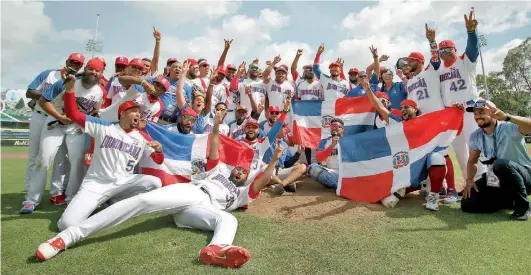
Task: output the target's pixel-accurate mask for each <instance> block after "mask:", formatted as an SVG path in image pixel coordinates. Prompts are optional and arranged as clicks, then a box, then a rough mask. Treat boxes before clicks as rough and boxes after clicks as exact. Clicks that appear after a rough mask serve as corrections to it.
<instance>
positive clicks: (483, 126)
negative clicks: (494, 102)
mask: <svg viewBox="0 0 531 275" xmlns="http://www.w3.org/2000/svg"><path fill="white" fill-rule="evenodd" d="M484 121H485V123H483V124H482V125H479V124H478V127H479V128H487V127H489V126H491V125H492V122H490V121H486V120H484ZM476 123H477V122H476Z"/></svg>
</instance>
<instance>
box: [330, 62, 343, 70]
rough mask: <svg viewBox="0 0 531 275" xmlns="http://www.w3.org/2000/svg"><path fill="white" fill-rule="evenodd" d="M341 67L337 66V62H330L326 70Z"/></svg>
mask: <svg viewBox="0 0 531 275" xmlns="http://www.w3.org/2000/svg"><path fill="white" fill-rule="evenodd" d="M334 66H335V67H341V64H339V63H338V62H332V63H330V65H329V66H328V69H330V68H332V67H334Z"/></svg>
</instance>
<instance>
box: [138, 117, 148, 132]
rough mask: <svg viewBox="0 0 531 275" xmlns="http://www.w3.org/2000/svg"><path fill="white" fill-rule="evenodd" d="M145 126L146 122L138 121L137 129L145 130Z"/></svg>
mask: <svg viewBox="0 0 531 275" xmlns="http://www.w3.org/2000/svg"><path fill="white" fill-rule="evenodd" d="M146 125H147V120H145V119H141V120H139V121H138V129H140V130H142V129H144V128H146Z"/></svg>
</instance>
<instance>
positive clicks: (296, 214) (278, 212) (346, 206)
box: [245, 177, 463, 221]
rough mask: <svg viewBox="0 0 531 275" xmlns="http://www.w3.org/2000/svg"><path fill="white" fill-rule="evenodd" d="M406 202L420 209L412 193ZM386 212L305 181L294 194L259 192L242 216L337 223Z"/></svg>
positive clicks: (457, 184) (416, 198) (310, 180)
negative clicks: (245, 214)
mask: <svg viewBox="0 0 531 275" xmlns="http://www.w3.org/2000/svg"><path fill="white" fill-rule="evenodd" d="M456 187H457V189H458V190H462V189H463V182H462V181H461V182H459V181H458V182H456ZM406 199H407V200H408V201H411V200H414V201H417V200H418V203H419V205H421V204H422V202H423V199H424V198H423V197H421V196H420V195H418V192H414V193H410V194H408V195H407V196H406ZM386 210H387V209H386V208H385V207H384V206H383V205H381V204H379V203H376V204H370V203H360V202H353V201H350V200H347V199H344V198H341V197H338V196H336V193H335V191H334V190H332V189H328V188H326V187H324V186H323V185H321V184H319V183H318V182H316V181H315V180H313V179H311V178H309V177H306V178H303V179H302V180H301V181H299V182H297V192H295V193H287V192H286V193H284V195H282V196H279V195H276V194H273V193H272V192H270V191H264V192H262V193H261V194H260V197H259V198H258V199H257V200H256V201H254V202H253V203H251V204H250V206H249V209H247V210H245V213H248V214H251V215H257V216H267V217H275V218H282V219H290V220H309V221H337V220H357V219H364V218H368V217H384V216H385V211H386Z"/></svg>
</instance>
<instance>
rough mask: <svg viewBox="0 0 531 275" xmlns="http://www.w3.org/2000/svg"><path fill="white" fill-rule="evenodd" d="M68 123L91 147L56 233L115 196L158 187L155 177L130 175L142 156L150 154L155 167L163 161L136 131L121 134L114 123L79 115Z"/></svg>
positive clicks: (159, 182) (145, 136)
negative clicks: (84, 135)
mask: <svg viewBox="0 0 531 275" xmlns="http://www.w3.org/2000/svg"><path fill="white" fill-rule="evenodd" d="M67 104H69V103H68V102H67ZM71 119H72V120H73V121H75V122H76V123H78V124H79V125H80V126H81V127H83V129H84V131H85V133H87V134H89V135H90V136H92V137H94V144H95V146H94V156H93V158H92V163H91V165H90V167H89V169H88V171H87V174H86V176H85V178H84V179H83V182H82V183H81V187H80V189H79V192H78V193H77V195H76V196H75V197H74V199H73V200H72V201H71V202H70V203H69V204H68V207H67V208H66V210H65V212H64V213H63V215H62V216H61V219H59V222H58V223H57V226H58V227H59V229H60V230H64V229H66V228H67V227H69V226H74V225H77V224H79V223H81V222H82V221H84V220H86V219H87V218H88V217H89V215H90V214H91V213H92V212H93V211H94V210H95V209H96V208H97V207H98V206H99V205H101V204H102V203H104V202H106V201H107V200H108V199H110V198H112V197H115V196H116V195H119V196H125V197H131V196H134V195H136V194H139V193H144V192H149V191H151V190H154V189H157V188H160V187H161V185H162V183H161V181H160V179H159V178H157V177H154V176H150V175H138V174H133V170H134V168H135V166H136V165H137V164H138V162H139V160H140V158H141V157H142V154H145V153H147V154H152V155H151V157H152V158H153V160H154V161H155V162H156V163H162V162H163V161H164V155H163V154H157V153H154V150H153V149H152V148H151V147H149V146H148V145H147V144H148V142H150V141H151V138H149V136H147V134H143V133H142V132H140V131H139V130H137V129H133V130H124V129H122V128H121V127H120V125H119V124H117V123H111V122H109V121H106V120H103V119H101V118H95V117H92V116H88V115H85V114H82V113H79V114H78V116H72V118H71Z"/></svg>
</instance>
